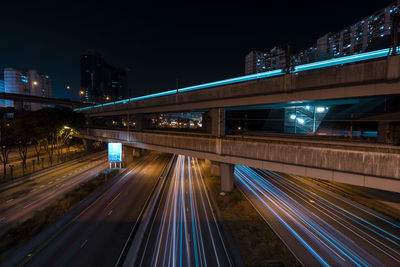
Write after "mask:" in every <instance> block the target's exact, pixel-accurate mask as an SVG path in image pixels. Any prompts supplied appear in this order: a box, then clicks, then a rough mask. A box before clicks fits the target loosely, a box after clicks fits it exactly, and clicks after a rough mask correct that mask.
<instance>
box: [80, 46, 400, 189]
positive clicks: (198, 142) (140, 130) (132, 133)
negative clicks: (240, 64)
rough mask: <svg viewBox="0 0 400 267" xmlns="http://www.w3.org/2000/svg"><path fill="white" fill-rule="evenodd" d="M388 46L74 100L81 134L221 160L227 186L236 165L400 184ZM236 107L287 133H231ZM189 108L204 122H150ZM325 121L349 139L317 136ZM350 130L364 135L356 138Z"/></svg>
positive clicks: (396, 82)
mask: <svg viewBox="0 0 400 267" xmlns="http://www.w3.org/2000/svg"><path fill="white" fill-rule="evenodd" d="M387 54H388V50H387V49H386V50H379V51H374V52H369V53H364V54H359V55H354V56H349V57H344V58H338V59H332V60H327V61H321V62H316V63H311V64H307V65H302V66H297V67H296V68H295V70H294V71H293V72H291V73H290V74H284V73H283V72H282V70H276V71H270V72H266V73H260V74H254V75H249V76H243V77H238V78H233V79H228V80H223V81H217V82H213V83H208V84H202V85H198V86H191V87H186V88H181V89H179V90H171V91H167V92H161V93H158V94H152V95H147V96H142V97H136V98H132V99H126V100H121V101H117V102H113V103H107V104H102V105H97V106H92V107H86V108H80V109H77V110H78V111H80V112H83V113H84V114H85V115H86V116H87V118H88V129H87V131H86V132H84V133H83V134H82V135H81V137H82V138H85V139H86V140H99V141H105V142H110V141H113V142H122V143H123V144H124V145H125V147H127V148H128V147H135V148H140V149H154V150H159V151H163V152H169V153H177V154H185V155H191V156H195V157H199V158H205V159H209V160H212V161H214V162H219V163H220V169H221V178H222V189H223V190H224V191H229V190H231V188H232V186H233V184H232V176H233V166H234V164H241V165H247V166H252V167H259V168H264V169H270V170H274V171H284V172H288V173H292V174H297V175H307V176H311V177H316V178H322V179H326V180H332V181H339V182H343V183H349V184H355V185H361V186H367V187H372V188H378V189H384V190H390V191H395V192H400V169H399V166H400V153H399V152H400V149H399V147H397V146H395V144H398V143H399V140H400V127H399V122H400V116H399V115H400V105H399V104H400V103H399V101H398V100H399V96H400V56H389V57H388V56H387ZM328 107H329V110H328ZM236 110H241V111H245V112H247V111H248V110H258V111H257V112H258V113H263V112H268V114H279V116H281V119H280V120H278V123H276V121H275V122H274V123H272V122H271V121H272V120H270V119H267V121H268V122H267V123H265V124H266V126H265V125H264V126H263V127H264V128H265V129H267V130H266V131H269V132H271V131H270V129H272V128H268V127H270V126H269V125H275V126H271V127H275V128H274V130H276V129H279V130H277V131H278V132H279V131H281V132H283V133H285V134H286V135H285V138H282V137H273V136H271V135H269V136H268V137H267V136H265V135H264V136H263V135H262V134H261V135H260V136H250V135H248V134H247V133H248V132H247V131H245V132H243V131H242V132H236V135H232V131H230V132H229V131H228V130H229V129H228V128H229V127H231V126H229V127H228V125H235V124H232V122H231V119H232V118H231V117H229V116H230V115H229V114H231V113H230V112H232V111H236ZM194 111H197V112H200V113H201V114H202V117H203V120H202V121H201V122H202V125H201V127H200V128H199V129H190V130H191V131H192V133H190V132H184V129H170V130H174V132H171V131H165V129H160V128H157V127H154V122H155V120H157V117H160V118H161V117H163V116H164V117H165V116H166V114H168V113H180V112H181V113H182V112H186V113H188V112H189V113H190V112H194ZM246 116H247V113H246ZM269 116H270V117H271V118H272V117H273V115H269ZM246 118H247V117H246ZM332 118H334V119H335V120H334V119H332ZM98 121H102V122H103V124H102V125H99V124H98ZM96 122H97V123H96ZM239 122H240V120H239ZM270 122H271V123H270ZM235 123H236V122H235ZM167 124H168V123H167ZM277 124H278V126H276V125H277ZM170 125H171V122H170ZM198 125H200V123H199V124H198ZM360 125H361V126H360ZM235 127H236V126H235ZM243 127H244V128H245V127H247V126H246V125H244V126H243ZM357 127H358V128H357ZM264 128H263V129H264ZM238 129H241V126H239V127H238ZM307 129H308V130H307ZM326 129H329V131H330V132H329V133H330V134H332V135H342V137H343V136H347V137H345V138H342V139H341V140H321V139H320V137H321V135H322V134H324V133H325V134H326V132H324V131H325V130H326ZM163 130H164V131H163ZM230 130H231V129H230ZM228 132H229V133H230V134H227V133H228ZM278 132H277V133H278ZM356 132H357V134H358V136H359V137H365V138H367V140H364V141H368V142H365V143H363V142H362V141H363V140H362V139H357V140H358V141H359V142H355V140H356V137H355V134H354V133H356ZM234 133H235V132H234ZM299 133H302V134H304V135H305V136H306V137H309V138H306V139H305V138H300V137H301V136H299V135H298V134H299ZM316 136H318V137H319V139H318V140H317V139H314V138H315V137H316ZM371 140H372V141H371ZM126 150H129V149H126ZM126 154H131V152H129V153H126Z"/></svg>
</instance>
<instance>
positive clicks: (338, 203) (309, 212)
mask: <svg viewBox="0 0 400 267" xmlns="http://www.w3.org/2000/svg"><path fill="white" fill-rule="evenodd" d="M235 183H236V184H237V186H238V187H239V188H240V189H241V190H242V191H243V192H244V193H245V195H246V196H247V197H248V199H249V200H250V201H251V202H252V204H253V205H254V206H255V207H256V208H257V209H258V210H259V212H260V213H261V214H262V215H263V216H264V218H266V219H267V221H268V222H269V223H270V225H271V227H272V228H273V229H274V231H276V232H277V234H278V235H279V236H280V237H281V238H282V239H283V241H284V242H285V243H286V244H287V246H288V247H289V248H290V249H291V250H292V251H293V252H294V253H295V254H296V256H297V257H298V258H299V259H300V261H302V262H303V264H306V265H308V264H311V265H315V264H318V265H323V266H326V265H333V266H383V265H389V266H392V265H393V266H395V265H398V264H400V242H399V241H400V239H399V238H400V237H399V230H400V225H399V224H398V223H396V222H394V221H392V220H390V219H388V218H385V217H384V216H383V215H380V214H379V213H377V212H374V211H372V210H369V209H368V208H366V207H363V206H362V205H359V204H357V203H355V202H353V201H351V200H348V199H346V198H344V197H342V196H340V195H338V194H336V193H333V192H331V191H329V190H325V189H323V188H321V187H319V186H317V185H315V184H313V183H311V182H309V181H308V180H306V179H304V178H301V177H297V176H290V178H289V179H288V178H285V177H282V176H280V175H279V174H277V173H274V172H269V171H265V170H257V169H252V168H248V167H244V166H238V167H237V168H236V170H235Z"/></svg>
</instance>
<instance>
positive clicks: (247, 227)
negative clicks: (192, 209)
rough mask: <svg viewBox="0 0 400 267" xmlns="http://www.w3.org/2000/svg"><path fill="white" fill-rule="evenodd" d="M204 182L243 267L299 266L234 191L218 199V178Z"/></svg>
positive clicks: (241, 195) (248, 205)
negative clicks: (244, 266) (219, 212)
mask: <svg viewBox="0 0 400 267" xmlns="http://www.w3.org/2000/svg"><path fill="white" fill-rule="evenodd" d="M205 180H206V183H207V187H208V188H209V191H210V194H211V196H210V197H212V198H214V199H215V200H216V203H217V205H218V208H219V210H220V211H221V214H222V217H223V219H224V221H225V224H226V225H227V227H228V229H229V231H230V234H231V236H232V238H233V240H234V242H235V245H236V247H237V249H238V251H239V253H240V256H241V258H242V260H243V262H244V264H245V265H246V266H282V265H285V266H301V264H300V263H299V262H298V261H297V259H296V258H295V257H294V256H293V254H292V253H291V252H290V251H289V249H288V248H287V247H286V246H285V244H284V243H283V242H282V241H281V240H280V239H279V237H278V236H277V235H276V234H275V233H274V231H273V230H272V229H271V228H270V227H269V225H268V224H267V223H266V222H265V221H264V219H263V218H262V217H261V215H260V214H259V213H258V212H257V211H256V210H255V209H254V207H253V206H252V205H251V203H250V202H249V201H248V200H247V199H246V198H245V196H244V195H243V194H242V193H241V192H240V191H239V190H238V189H237V188H235V189H234V190H233V192H232V193H231V194H229V195H226V196H220V195H219V192H220V188H221V182H220V181H221V179H220V177H216V176H206V178H205Z"/></svg>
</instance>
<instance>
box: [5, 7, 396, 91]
mask: <svg viewBox="0 0 400 267" xmlns="http://www.w3.org/2000/svg"><path fill="white" fill-rule="evenodd" d="M391 2H393V1H386V0H379V1H366V0H346V1H342V0H336V1H323V0H321V1H283V0H280V1H263V2H262V3H259V2H255V1H241V2H240V3H236V2H234V1H185V2H171V1H164V2H163V3H161V4H159V3H157V2H153V1H118V0H114V1H107V2H105V3H104V4H103V3H102V2H100V1H82V2H75V1H51V2H47V1H6V2H4V3H2V5H1V15H0V22H1V25H2V27H1V28H2V30H1V36H2V37H1V38H0V40H1V42H0V68H1V70H2V69H3V68H4V67H15V68H19V69H37V70H38V71H40V72H42V73H46V74H49V75H50V76H51V78H52V81H53V88H54V89H53V90H54V92H53V95H54V96H55V97H73V98H75V99H77V96H78V90H79V79H80V77H79V55H80V54H81V53H82V52H83V51H85V50H86V49H97V50H99V51H101V52H102V53H103V54H104V56H105V59H106V61H108V62H109V63H110V64H112V65H115V66H119V67H128V68H129V69H130V70H131V71H130V76H129V79H130V80H129V82H130V87H131V88H132V91H133V95H143V94H148V93H153V92H158V91H164V90H170V89H175V88H176V77H180V85H179V86H180V87H183V86H187V85H194V84H199V83H203V82H209V81H214V80H220V79H224V78H229V77H235V76H240V75H243V74H244V57H245V55H246V54H247V53H248V52H250V51H251V50H252V49H260V50H268V49H270V48H272V47H273V46H276V45H279V44H282V43H284V42H287V41H292V43H293V45H294V48H297V49H301V48H306V47H308V46H310V45H312V44H313V43H314V42H315V41H316V39H317V38H318V37H320V36H322V35H324V34H325V33H327V32H330V31H338V30H340V29H342V28H343V27H345V26H347V25H350V24H352V23H354V22H356V21H357V20H358V19H361V18H362V17H365V16H367V15H370V14H371V13H373V12H374V11H376V10H378V9H380V8H383V7H384V6H386V5H387V4H389V3H391ZM66 85H70V86H71V87H72V91H71V92H67V91H66V90H65V86H66Z"/></svg>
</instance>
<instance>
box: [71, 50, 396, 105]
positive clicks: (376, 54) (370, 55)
mask: <svg viewBox="0 0 400 267" xmlns="http://www.w3.org/2000/svg"><path fill="white" fill-rule="evenodd" d="M398 50H400V49H398ZM388 53H389V48H385V49H381V50H376V51H372V52H366V53H361V54H357V55H351V56H346V57H340V58H334V59H328V60H324V61H318V62H313V63H309V64H304V65H299V66H295V69H294V71H293V72H294V73H296V72H301V71H308V70H314V69H320V68H327V67H332V66H337V65H342V64H348V63H355V62H360V61H365V60H370V59H376V58H382V57H386V56H387V55H388ZM283 74H284V72H283V70H282V69H278V70H272V71H266V72H261V73H256V74H251V75H246V76H240V77H235V78H231V79H225V80H221V81H215V82H210V83H205V84H199V85H194V86H189V87H184V88H181V89H178V90H169V91H165V92H160V93H155V94H149V95H144V96H139V97H133V98H129V99H124V100H119V101H115V102H110V103H105V104H99V105H94V106H89V107H84V108H77V109H74V110H75V111H80V110H87V109H92V108H99V107H105V106H109V105H114V104H126V103H128V102H134V101H139V100H143V99H148V98H155V97H159V96H167V95H173V94H176V93H185V92H190V91H195V90H201V89H206V88H211V87H217V86H223V85H229V84H235V83H241V82H247V81H252V80H258V79H265V78H269V77H274V76H279V75H283Z"/></svg>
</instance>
